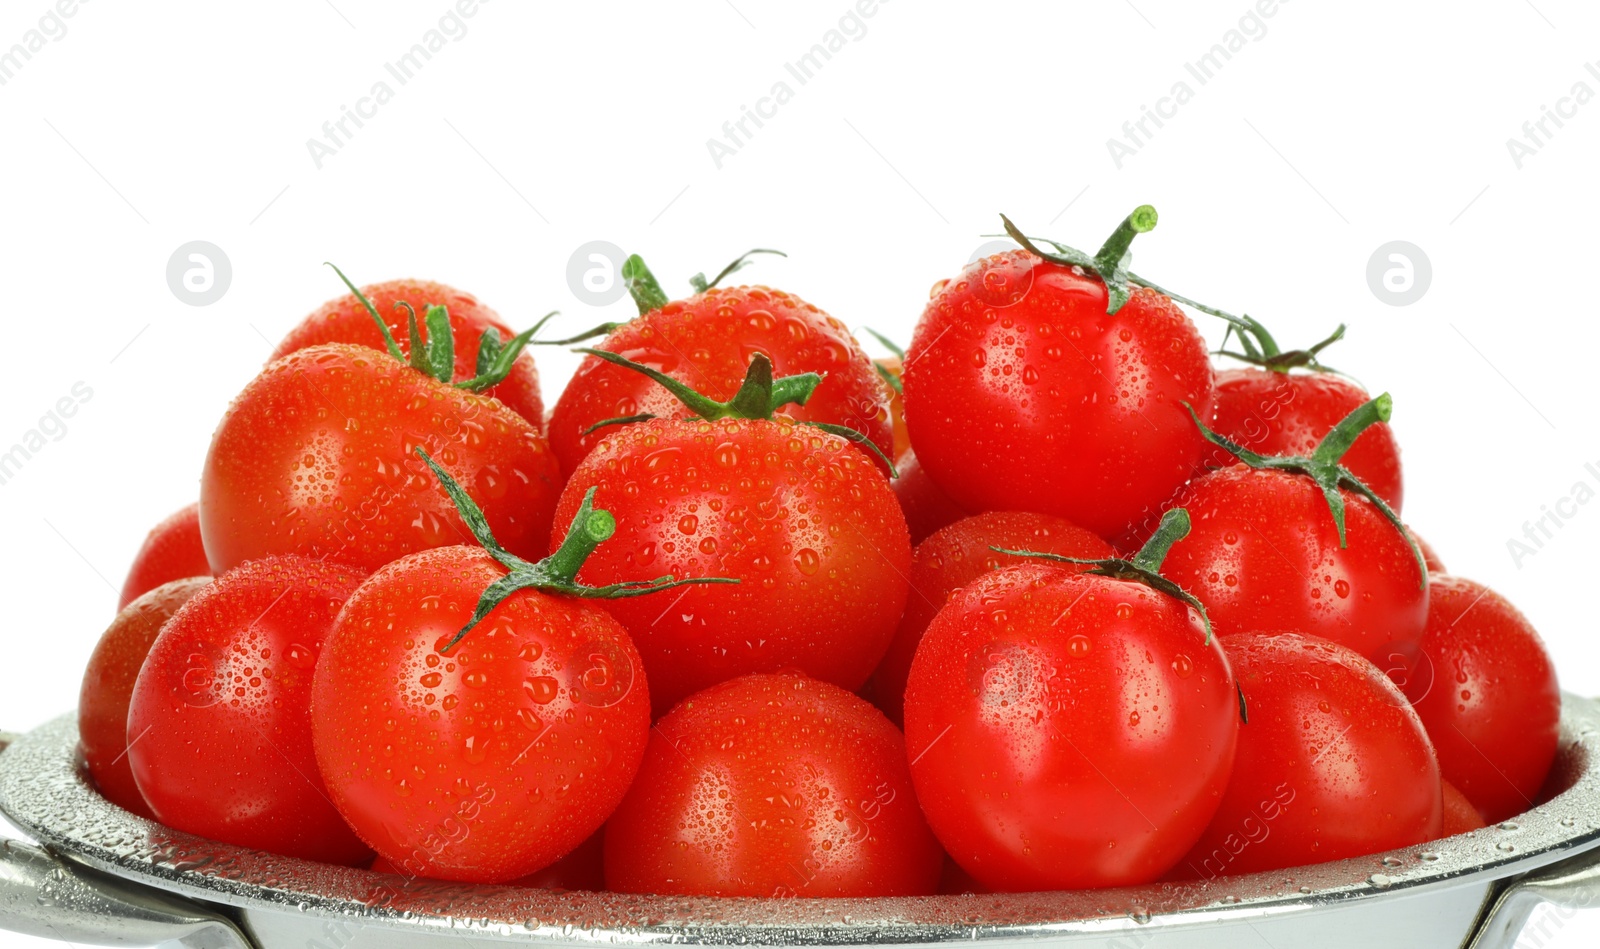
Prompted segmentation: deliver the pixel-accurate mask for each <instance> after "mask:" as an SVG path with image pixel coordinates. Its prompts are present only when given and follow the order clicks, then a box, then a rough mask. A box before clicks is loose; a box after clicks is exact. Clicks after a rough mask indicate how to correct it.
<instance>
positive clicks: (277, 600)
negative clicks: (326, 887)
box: [127, 557, 372, 866]
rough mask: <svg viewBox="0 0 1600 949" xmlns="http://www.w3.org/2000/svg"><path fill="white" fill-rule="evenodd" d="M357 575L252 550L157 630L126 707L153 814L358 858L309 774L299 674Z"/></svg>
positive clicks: (258, 840) (304, 685) (137, 774)
mask: <svg viewBox="0 0 1600 949" xmlns="http://www.w3.org/2000/svg"><path fill="white" fill-rule="evenodd" d="M360 576H361V573H360V571H358V570H354V569H352V568H350V567H348V566H343V565H337V564H326V563H316V562H313V561H310V560H304V559H302V558H299V557H273V558H269V559H265V560H257V561H253V562H251V563H248V564H246V565H244V566H243V567H240V568H238V569H237V570H233V571H230V572H229V573H227V574H224V575H222V576H220V577H218V578H217V579H216V580H214V581H212V582H211V584H210V585H209V586H207V587H205V588H204V589H202V590H200V591H199V592H197V593H195V595H194V596H193V598H191V599H190V600H189V602H187V603H185V604H184V605H183V606H182V607H181V608H180V609H179V610H178V612H177V613H176V614H175V615H174V616H173V617H172V619H170V620H168V621H167V624H166V625H165V626H164V627H162V629H161V634H160V635H159V636H158V637H156V641H155V644H154V645H153V646H151V648H150V655H149V658H147V659H146V660H145V663H144V667H143V668H142V669H141V670H140V672H139V678H138V681H137V683H136V684H135V685H134V689H133V699H132V702H131V704H130V705H129V708H128V732H127V734H128V761H129V764H130V765H131V766H132V769H133V777H134V780H135V781H136V782H137V783H138V785H139V791H140V792H141V793H142V794H143V795H144V799H145V800H146V801H148V802H149V804H150V808H151V810H152V811H154V812H155V815H156V817H157V819H158V820H160V821H161V822H162V823H163V824H166V825H167V826H169V827H176V828H177V829H179V830H183V831H188V832H189V833H191V834H199V835H200V836H202V837H209V838H211V839H212V840H220V841H223V842H224V843H230V844H236V845H238V846H241V847H254V848H256V849H259V850H267V851H271V852H272V853H280V854H285V855H287V856H291V857H303V858H305V859H308V860H321V861H324V862H327V863H341V864H347V865H351V866H354V865H358V864H365V863H366V862H367V861H368V860H370V859H371V857H372V855H371V852H370V851H368V850H367V848H366V847H365V846H363V845H362V843H361V841H359V840H357V839H356V836H355V834H353V833H351V832H350V828H349V827H347V826H346V825H345V823H344V821H343V820H342V819H341V818H340V817H339V814H338V812H337V811H335V810H334V809H333V805H332V804H330V803H329V802H328V794H327V790H326V789H325V788H324V787H323V783H322V779H321V777H319V776H318V774H317V763H316V760H315V758H314V757H313V756H312V751H311V721H310V719H311V711H310V701H311V676H312V670H313V669H314V668H315V667H316V665H317V655H318V653H319V652H321V650H322V643H323V637H324V636H325V635H326V634H327V632H328V627H329V625H330V624H331V623H332V622H333V618H334V616H335V615H336V614H337V613H338V612H339V607H341V606H342V605H343V604H344V602H345V599H346V598H347V597H348V596H349V595H350V592H351V591H352V590H354V589H355V588H356V584H357V583H358V582H359V580H360Z"/></svg>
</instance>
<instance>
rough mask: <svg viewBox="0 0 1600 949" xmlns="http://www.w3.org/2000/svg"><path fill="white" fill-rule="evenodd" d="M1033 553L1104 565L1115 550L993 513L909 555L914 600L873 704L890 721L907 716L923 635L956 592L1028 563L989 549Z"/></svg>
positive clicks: (1050, 524) (1088, 536) (1065, 527)
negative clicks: (910, 681) (914, 664)
mask: <svg viewBox="0 0 1600 949" xmlns="http://www.w3.org/2000/svg"><path fill="white" fill-rule="evenodd" d="M994 547H1003V548H1005V549H1007V550H1029V551H1037V552H1041V553H1049V554H1060V555H1062V556H1064V557H1079V558H1082V559H1085V560H1103V559H1105V558H1107V557H1111V556H1112V555H1113V551H1112V549H1111V545H1110V544H1108V543H1106V542H1105V541H1103V540H1101V539H1100V538H1099V537H1098V536H1096V535H1095V534H1093V533H1092V532H1090V531H1088V530H1085V529H1084V528H1082V527H1079V526H1078V525H1076V524H1074V523H1072V522H1071V521H1067V520H1063V519H1061V518H1059V517H1051V516H1050V515H1048V514H1025V513H1020V512H1012V511H992V512H990V513H988V514H975V515H973V516H972V517H969V518H966V519H964V520H960V521H956V522H955V523H954V524H951V525H950V526H949V527H945V528H942V529H941V530H939V531H937V532H936V533H934V535H933V536H932V537H929V538H928V539H927V540H925V541H923V542H922V543H920V544H918V545H917V549H916V550H915V551H914V552H913V553H912V555H911V595H910V596H908V597H907V598H906V610H905V614H904V615H903V616H902V617H901V618H900V626H899V628H898V629H897V630H895V634H894V641H893V642H892V643H890V645H889V651H888V653H886V654H885V655H884V657H883V662H881V663H879V664H878V670H877V671H876V672H874V673H873V674H872V682H873V700H874V701H875V702H876V704H877V706H878V707H879V708H881V709H883V712H884V714H885V715H887V716H889V719H890V721H893V722H895V723H899V722H900V721H901V720H902V713H903V710H904V702H905V691H906V676H907V675H908V674H909V673H910V672H911V657H912V656H914V655H916V652H917V644H918V643H920V642H922V634H923V632H924V631H925V630H927V628H928V624H929V623H931V622H933V617H934V616H935V615H936V614H937V613H938V612H939V610H940V609H942V608H943V607H944V605H945V603H946V602H947V601H948V600H949V599H950V595H951V594H953V593H955V592H956V590H958V589H960V588H961V587H964V586H966V585H967V584H968V583H971V582H972V581H973V580H976V579H977V578H979V577H981V576H983V575H984V574H986V573H990V572H992V571H995V570H999V569H1000V568H1001V567H1003V566H1009V565H1011V564H1018V563H1028V562H1029V561H1027V560H1024V559H1023V558H1020V557H1012V556H1009V555H1007V554H1002V553H997V552H996V551H994V550H993V549H991V548H994Z"/></svg>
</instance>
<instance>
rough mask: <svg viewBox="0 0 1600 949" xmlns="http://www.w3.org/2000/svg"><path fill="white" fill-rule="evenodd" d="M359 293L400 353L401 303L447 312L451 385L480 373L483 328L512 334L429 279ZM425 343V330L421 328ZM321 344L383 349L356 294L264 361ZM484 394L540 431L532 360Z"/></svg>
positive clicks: (470, 301) (324, 311) (403, 343)
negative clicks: (452, 373) (452, 360)
mask: <svg viewBox="0 0 1600 949" xmlns="http://www.w3.org/2000/svg"><path fill="white" fill-rule="evenodd" d="M361 292H362V293H363V294H365V295H366V297H367V299H368V300H370V301H372V305H373V307H374V308H376V309H377V311H378V313H379V314H381V315H382V316H383V319H384V323H385V324H387V325H388V327H389V332H390V334H391V335H392V336H393V337H394V341H395V342H396V343H397V344H399V346H400V349H401V351H402V352H404V353H406V354H407V355H410V351H411V347H410V339H409V336H408V334H407V332H406V325H407V319H406V313H405V310H404V309H402V308H400V306H399V304H400V303H401V302H402V301H404V302H406V303H410V304H411V306H412V308H413V309H414V310H415V311H416V312H417V314H418V315H419V316H420V315H421V314H422V312H423V310H424V308H425V307H427V306H429V305H433V304H436V305H438V306H442V307H444V308H446V309H447V310H449V311H450V326H451V328H452V329H453V330H454V331H455V342H456V345H455V377H454V379H455V381H457V382H460V381H464V380H467V379H471V378H473V377H474V376H476V375H477V374H478V369H477V366H478V345H479V343H481V342H482V340H483V334H484V331H485V330H490V329H492V330H494V331H495V332H497V333H499V334H500V339H501V340H502V341H504V340H508V339H510V338H511V337H513V336H515V335H516V333H515V331H513V330H512V329H511V327H509V326H507V325H506V324H505V322H504V321H502V320H501V319H500V314H498V313H496V312H495V311H493V310H491V309H489V308H488V307H487V306H484V305H483V304H482V303H479V302H478V299H477V298H476V297H474V296H473V295H472V294H470V293H465V292H463V291H461V290H457V289H455V288H454V287H447V286H445V285H444V284H442V283H434V282H432V281H431V280H390V281H388V282H386V283H374V284H371V285H369V286H366V287H363V288H362V291H361ZM418 329H419V330H420V332H421V336H422V338H423V339H424V340H426V339H427V337H428V330H427V327H426V326H425V325H424V326H419V327H418ZM323 343H351V344H354V345H356V346H366V347H367V348H369V349H380V350H381V349H383V348H384V347H385V346H386V345H387V344H386V343H385V341H384V338H383V333H382V332H380V331H379V330H378V324H377V323H376V322H375V321H374V320H373V319H372V314H371V313H369V312H367V308H366V307H365V306H363V305H362V304H361V301H360V300H359V299H357V298H356V295H355V294H353V293H352V294H349V295H347V296H342V297H339V298H337V299H334V300H329V301H328V302H327V303H324V304H323V305H322V306H320V307H318V308H317V309H316V311H314V312H313V313H312V314H311V315H310V316H307V317H306V318H305V319H304V320H302V321H301V322H300V325H299V326H296V327H295V328H294V329H292V330H290V331H289V335H288V336H286V337H284V340H283V342H281V343H279V344H278V348H277V349H275V350H273V351H272V357H271V359H269V360H268V361H269V362H271V361H272V360H276V359H281V358H283V357H284V356H287V355H289V354H290V353H292V352H298V351H299V350H302V349H306V348H308V347H311V346H318V345H321V344H323ZM483 394H484V395H487V396H493V397H494V398H496V399H499V400H500V401H501V402H504V403H505V404H506V406H507V407H508V408H510V409H511V411H513V412H515V413H517V414H518V415H520V416H522V417H523V418H524V419H526V420H527V422H528V424H530V425H532V426H533V427H534V428H536V429H538V430H540V431H541V432H542V431H544V402H543V401H542V400H541V399H540V398H539V371H538V369H536V368H535V367H534V364H533V357H532V356H531V355H529V354H528V353H523V354H522V355H521V356H519V357H518V358H517V361H516V363H515V364H514V365H513V366H512V369H511V373H510V374H509V375H507V376H506V378H505V379H504V381H502V382H500V383H498V384H496V385H493V386H490V387H489V388H487V389H484V390H483Z"/></svg>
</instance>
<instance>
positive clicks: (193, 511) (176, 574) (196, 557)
mask: <svg viewBox="0 0 1600 949" xmlns="http://www.w3.org/2000/svg"><path fill="white" fill-rule="evenodd" d="M209 576H211V564H210V562H209V561H207V560H206V550H205V546H204V544H202V543H201V540H200V505H199V504H191V505H189V506H188V507H186V508H183V509H182V510H179V511H175V512H173V513H172V515H171V516H169V517H168V518H167V519H166V520H164V521H162V522H161V523H159V524H157V525H156V526H155V527H152V528H151V529H150V533H149V534H147V535H145V538H144V543H143V544H141V545H140V546H139V552H138V553H136V554H134V556H133V565H132V566H131V567H129V568H128V576H127V578H126V579H125V580H123V582H122V594H121V596H120V597H119V598H118V600H117V609H118V610H121V609H124V608H126V607H127V605H128V604H129V603H132V602H133V601H134V600H136V599H138V598H139V597H141V596H143V595H145V594H146V593H149V592H150V591H151V590H154V589H155V588H156V587H158V586H161V585H162V584H164V583H171V582H172V581H173V580H187V579H188V578H190V577H209Z"/></svg>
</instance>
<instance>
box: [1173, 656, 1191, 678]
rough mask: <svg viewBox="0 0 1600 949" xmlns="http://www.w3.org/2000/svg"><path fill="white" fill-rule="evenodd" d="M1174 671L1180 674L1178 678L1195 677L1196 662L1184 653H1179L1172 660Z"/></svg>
mask: <svg viewBox="0 0 1600 949" xmlns="http://www.w3.org/2000/svg"><path fill="white" fill-rule="evenodd" d="M1172 671H1173V672H1176V673H1177V674H1178V678H1180V679H1187V678H1189V677H1190V676H1192V675H1194V660H1192V659H1190V658H1189V657H1188V656H1185V655H1184V654H1183V653H1179V654H1178V655H1177V656H1176V657H1175V658H1174V659H1173V660H1172Z"/></svg>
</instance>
